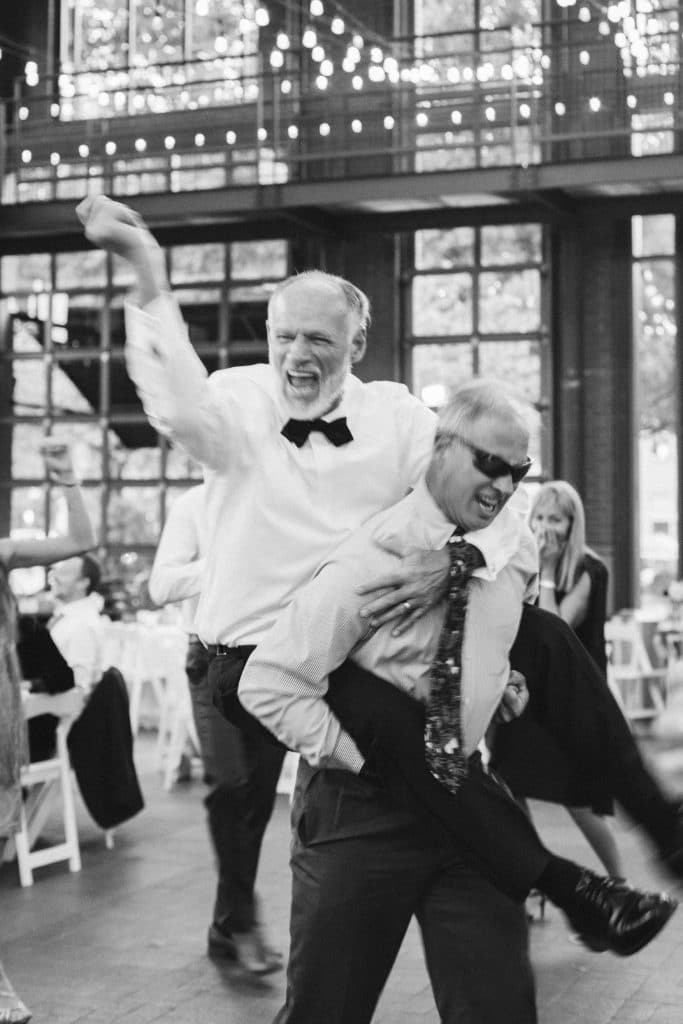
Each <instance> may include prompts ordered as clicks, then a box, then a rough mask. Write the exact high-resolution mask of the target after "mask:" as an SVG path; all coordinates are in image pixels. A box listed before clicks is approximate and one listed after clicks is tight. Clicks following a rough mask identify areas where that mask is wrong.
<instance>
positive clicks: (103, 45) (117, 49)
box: [74, 0, 128, 68]
mask: <svg viewBox="0 0 683 1024" xmlns="http://www.w3.org/2000/svg"><path fill="white" fill-rule="evenodd" d="M76 18H77V20H78V26H77V29H78V30H77V31H74V42H75V40H77V39H78V40H80V43H81V45H80V50H79V51H78V52H76V51H75V50H74V61H75V63H76V67H77V68H86V67H91V68H113V67H120V66H121V65H124V64H127V63H128V5H127V4H126V3H122V2H121V0H99V2H98V3H97V5H92V6H91V5H89V4H88V5H86V4H79V5H78V7H77V11H76Z"/></svg>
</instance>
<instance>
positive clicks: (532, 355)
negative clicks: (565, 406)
mask: <svg viewBox="0 0 683 1024" xmlns="http://www.w3.org/2000/svg"><path fill="white" fill-rule="evenodd" d="M479 373H480V375H481V376H482V377H493V378H495V379H497V380H500V381H501V382H502V383H504V384H505V386H506V387H507V388H509V389H510V390H511V391H512V392H513V393H514V394H515V395H517V397H518V398H520V399H522V400H523V401H525V402H529V403H530V404H531V405H533V404H535V403H536V402H538V400H539V399H540V397H541V346H540V343H539V342H538V341H488V342H487V341H482V342H480V344H479Z"/></svg>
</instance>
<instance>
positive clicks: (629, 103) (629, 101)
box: [626, 93, 638, 110]
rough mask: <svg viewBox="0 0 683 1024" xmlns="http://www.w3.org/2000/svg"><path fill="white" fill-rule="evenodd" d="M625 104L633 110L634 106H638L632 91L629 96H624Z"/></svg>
mask: <svg viewBox="0 0 683 1024" xmlns="http://www.w3.org/2000/svg"><path fill="white" fill-rule="evenodd" d="M626 105H627V107H628V108H629V110H635V109H636V107H637V106H638V100H637V99H636V97H635V96H634V95H633V93H631V95H630V96H627V97H626Z"/></svg>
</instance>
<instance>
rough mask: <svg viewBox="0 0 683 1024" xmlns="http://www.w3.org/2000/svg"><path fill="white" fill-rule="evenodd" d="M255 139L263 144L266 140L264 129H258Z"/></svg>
mask: <svg viewBox="0 0 683 1024" xmlns="http://www.w3.org/2000/svg"><path fill="white" fill-rule="evenodd" d="M256 137H257V138H258V140H259V142H265V141H266V139H267V138H268V132H267V131H266V129H265V128H259V130H258V131H257V132H256Z"/></svg>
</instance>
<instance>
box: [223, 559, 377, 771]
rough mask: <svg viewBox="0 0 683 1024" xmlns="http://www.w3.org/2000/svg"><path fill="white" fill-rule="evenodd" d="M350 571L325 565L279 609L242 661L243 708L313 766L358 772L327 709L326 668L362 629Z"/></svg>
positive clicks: (354, 752)
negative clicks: (243, 663) (284, 607)
mask: <svg viewBox="0 0 683 1024" xmlns="http://www.w3.org/2000/svg"><path fill="white" fill-rule="evenodd" d="M357 583H358V579H357V573H356V572H353V571H352V570H351V568H350V567H348V566H342V565H341V564H339V563H337V562H330V563H327V564H326V565H325V566H324V567H323V568H322V569H321V570H319V572H318V574H317V575H316V576H315V577H314V578H313V579H312V580H311V582H310V583H309V584H307V585H306V587H305V588H304V589H303V590H301V591H300V593H299V594H298V596H297V597H296V598H295V600H294V601H293V602H292V603H291V604H290V605H289V606H288V607H287V608H286V609H285V610H284V611H283V613H282V615H281V616H280V617H279V618H278V620H277V622H276V623H275V625H274V626H273V628H272V629H271V630H270V631H269V632H268V634H267V635H266V637H265V638H264V639H263V640H262V641H261V643H260V644H259V645H258V646H257V648H256V650H255V651H254V653H253V654H252V655H251V657H250V658H249V661H248V662H247V665H246V667H245V669H244V672H243V673H242V677H241V679H240V684H239V691H238V695H239V699H240V701H241V703H242V705H243V706H244V707H245V708H246V709H247V711H250V712H251V714H253V715H255V716H256V718H258V719H259V720H260V721H261V722H262V723H263V725H265V726H266V728H268V729H269V730H270V731H271V732H272V733H274V735H275V736H276V737H277V738H278V739H279V740H280V741H281V742H282V743H284V744H286V746H288V747H290V748H291V749H293V750H297V751H298V752H299V753H300V754H301V755H302V757H303V758H304V759H305V760H306V761H308V763H309V764H310V765H312V766H313V767H322V768H345V769H347V770H349V771H352V772H356V773H357V772H359V771H360V769H361V768H362V766H363V763H364V758H363V755H362V754H361V752H360V750H359V749H358V747H357V746H356V744H355V742H354V740H353V739H352V738H351V736H350V735H349V734H348V733H347V732H346V731H345V730H344V729H343V728H342V725H341V723H340V722H339V720H338V718H337V717H336V716H335V715H334V714H333V713H332V711H331V710H330V708H329V706H328V705H327V703H326V701H325V700H324V697H325V694H326V693H327V690H328V685H329V679H328V677H329V673H330V672H332V671H333V670H334V669H335V668H337V667H338V666H339V665H340V664H341V663H342V662H343V661H344V660H345V659H346V657H347V656H348V655H349V653H350V652H351V651H352V650H353V648H354V647H355V646H356V645H357V644H358V643H359V642H360V641H361V640H363V639H364V638H365V636H366V634H368V631H369V630H368V624H367V622H366V621H364V620H363V619H362V618H361V616H360V615H359V610H360V608H361V607H362V604H363V602H364V601H367V598H362V597H361V596H359V595H358V594H356V593H355V588H356V586H357Z"/></svg>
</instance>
